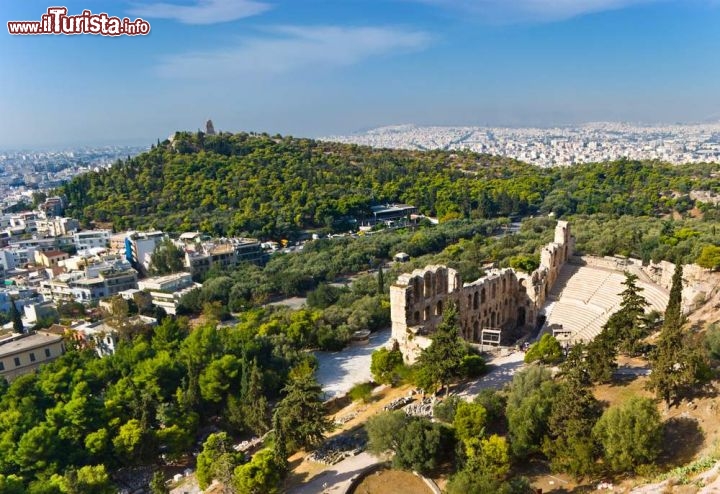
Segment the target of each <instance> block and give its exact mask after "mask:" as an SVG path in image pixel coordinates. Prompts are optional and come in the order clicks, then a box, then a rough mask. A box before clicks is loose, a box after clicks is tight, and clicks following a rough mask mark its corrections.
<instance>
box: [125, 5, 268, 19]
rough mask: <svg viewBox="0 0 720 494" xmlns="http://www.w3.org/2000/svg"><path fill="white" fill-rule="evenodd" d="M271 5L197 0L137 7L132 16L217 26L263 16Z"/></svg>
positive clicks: (132, 9) (133, 9)
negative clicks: (178, 3) (184, 3)
mask: <svg viewBox="0 0 720 494" xmlns="http://www.w3.org/2000/svg"><path fill="white" fill-rule="evenodd" d="M270 8H271V6H270V4H267V3H264V2H258V1H256V0H197V1H196V2H195V4H194V5H177V4H172V3H164V2H160V3H151V4H148V5H139V4H138V5H135V6H133V7H132V8H131V9H130V14H131V15H134V16H136V17H143V18H147V19H173V20H176V21H179V22H182V23H183V24H217V23H219V22H229V21H235V20H237V19H242V18H244V17H251V16H254V15H258V14H262V13H263V12H265V11H266V10H269V9H270Z"/></svg>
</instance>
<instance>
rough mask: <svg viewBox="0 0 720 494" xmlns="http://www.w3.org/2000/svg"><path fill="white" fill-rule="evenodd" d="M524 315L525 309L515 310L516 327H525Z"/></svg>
mask: <svg viewBox="0 0 720 494" xmlns="http://www.w3.org/2000/svg"><path fill="white" fill-rule="evenodd" d="M525 318H526V314H525V307H518V310H517V325H518V326H525V322H526V319H525Z"/></svg>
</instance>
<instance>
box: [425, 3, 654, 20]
mask: <svg viewBox="0 0 720 494" xmlns="http://www.w3.org/2000/svg"><path fill="white" fill-rule="evenodd" d="M414 1H419V2H422V3H426V4H431V5H438V6H443V7H449V8H454V9H461V10H463V11H465V12H470V13H472V14H474V15H477V16H479V17H481V18H484V19H486V20H490V21H496V22H552V21H562V20H565V19H570V18H572V17H578V16H581V15H586V14H594V13H597V12H603V11H607V10H618V9H623V8H626V7H631V6H634V5H641V4H649V3H658V2H663V1H667V0H414Z"/></svg>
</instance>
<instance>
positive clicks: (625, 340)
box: [606, 272, 648, 352]
mask: <svg viewBox="0 0 720 494" xmlns="http://www.w3.org/2000/svg"><path fill="white" fill-rule="evenodd" d="M637 280H638V277H637V276H636V275H634V274H632V273H629V272H625V281H623V285H625V290H623V291H622V293H620V296H621V297H622V302H621V303H620V310H618V311H617V312H615V313H614V314H613V315H612V316H610V319H608V322H607V324H606V327H607V329H608V332H609V333H608V336H610V338H611V339H613V340H614V341H615V343H616V344H617V345H618V346H619V348H620V349H621V350H622V351H624V352H632V351H634V349H635V347H636V345H637V344H638V342H639V341H640V340H641V339H642V338H644V337H645V336H647V334H646V331H647V324H646V321H645V307H647V306H648V302H647V300H645V297H643V296H642V295H641V294H640V293H641V292H642V291H643V289H642V288H640V287H639V286H637Z"/></svg>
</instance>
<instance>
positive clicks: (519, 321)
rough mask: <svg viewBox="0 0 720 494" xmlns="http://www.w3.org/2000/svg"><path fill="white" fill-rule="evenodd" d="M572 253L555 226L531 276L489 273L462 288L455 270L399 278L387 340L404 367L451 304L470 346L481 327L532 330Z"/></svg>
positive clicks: (565, 228) (565, 229)
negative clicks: (395, 345)
mask: <svg viewBox="0 0 720 494" xmlns="http://www.w3.org/2000/svg"><path fill="white" fill-rule="evenodd" d="M573 248H574V239H573V238H572V236H571V235H570V226H569V224H568V223H567V222H566V221H559V222H558V224H557V226H556V228H555V238H554V241H553V242H552V243H550V244H548V245H546V246H545V247H544V248H543V249H542V252H541V253H540V267H539V268H538V269H536V270H535V271H533V272H532V273H531V274H526V273H519V272H515V271H514V270H513V269H492V270H489V271H488V272H487V274H486V275H485V276H483V277H482V278H479V279H477V280H475V281H473V282H472V283H465V284H463V282H462V280H461V278H460V274H459V273H458V272H457V271H456V270H454V269H452V268H448V267H446V266H441V265H436V266H427V267H426V268H425V269H416V270H415V271H413V272H412V273H406V274H403V275H401V276H400V277H398V279H397V281H396V282H395V284H394V285H393V286H392V287H390V318H391V321H392V339H393V340H395V341H397V342H398V344H399V346H400V349H401V351H402V353H403V356H404V358H405V360H406V362H408V363H412V362H414V361H415V359H416V358H417V356H418V355H419V354H420V351H421V350H422V349H423V348H426V347H427V346H428V345H429V344H430V339H429V338H428V336H430V335H431V334H432V333H433V332H434V331H435V329H436V328H437V326H438V324H440V323H441V322H442V319H443V312H444V310H445V308H447V306H448V304H450V303H454V304H455V305H456V306H457V308H458V319H459V321H458V322H459V325H460V333H461V335H462V337H463V338H465V339H466V340H468V341H470V342H473V343H478V342H480V336H481V331H482V329H483V328H486V329H487V328H489V329H514V328H517V327H521V328H529V329H532V328H534V326H535V324H536V322H537V316H538V311H539V310H540V308H542V306H543V304H544V303H545V299H546V298H547V296H548V294H549V293H550V289H551V288H552V285H553V283H555V280H556V279H557V277H558V275H559V273H560V270H561V269H562V267H563V265H564V264H565V263H566V262H567V260H568V259H569V258H570V256H572V253H573Z"/></svg>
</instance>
